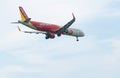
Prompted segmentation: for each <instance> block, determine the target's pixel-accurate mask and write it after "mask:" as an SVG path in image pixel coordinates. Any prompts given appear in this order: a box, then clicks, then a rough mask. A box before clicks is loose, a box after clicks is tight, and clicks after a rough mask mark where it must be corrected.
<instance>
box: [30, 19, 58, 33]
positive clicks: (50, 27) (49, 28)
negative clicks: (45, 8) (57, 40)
mask: <svg viewBox="0 0 120 78" xmlns="http://www.w3.org/2000/svg"><path fill="white" fill-rule="evenodd" d="M30 23H32V25H33V26H35V27H36V28H37V30H39V31H46V32H55V31H56V30H58V29H60V26H59V25H55V24H49V23H43V22H36V21H30Z"/></svg>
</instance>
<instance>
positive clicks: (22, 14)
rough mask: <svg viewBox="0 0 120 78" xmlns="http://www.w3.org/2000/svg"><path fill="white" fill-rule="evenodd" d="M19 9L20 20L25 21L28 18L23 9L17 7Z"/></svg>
mask: <svg viewBox="0 0 120 78" xmlns="http://www.w3.org/2000/svg"><path fill="white" fill-rule="evenodd" d="M19 10H20V15H21V20H22V21H25V20H26V19H28V16H27V14H26V13H25V11H24V9H23V8H22V7H19Z"/></svg>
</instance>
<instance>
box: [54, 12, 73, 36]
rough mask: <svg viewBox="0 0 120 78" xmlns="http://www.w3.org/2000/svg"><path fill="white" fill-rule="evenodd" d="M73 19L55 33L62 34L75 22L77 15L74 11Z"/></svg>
mask: <svg viewBox="0 0 120 78" xmlns="http://www.w3.org/2000/svg"><path fill="white" fill-rule="evenodd" d="M72 16H73V19H72V20H71V21H69V22H68V23H67V24H65V25H64V26H63V27H61V28H60V29H59V30H57V31H55V33H57V34H60V33H62V32H65V31H66V30H67V29H68V28H69V27H70V26H71V25H72V24H73V23H74V22H75V16H74V14H73V13H72Z"/></svg>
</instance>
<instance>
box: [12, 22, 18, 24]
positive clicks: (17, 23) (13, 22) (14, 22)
mask: <svg viewBox="0 0 120 78" xmlns="http://www.w3.org/2000/svg"><path fill="white" fill-rule="evenodd" d="M11 23H12V24H19V22H11Z"/></svg>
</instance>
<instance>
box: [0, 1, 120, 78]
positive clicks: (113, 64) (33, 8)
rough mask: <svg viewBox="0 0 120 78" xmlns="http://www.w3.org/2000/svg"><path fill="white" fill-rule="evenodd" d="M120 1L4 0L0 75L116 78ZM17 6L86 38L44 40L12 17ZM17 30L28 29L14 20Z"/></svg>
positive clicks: (119, 69) (119, 53) (118, 77)
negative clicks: (79, 31) (69, 24)
mask: <svg viewBox="0 0 120 78" xmlns="http://www.w3.org/2000/svg"><path fill="white" fill-rule="evenodd" d="M119 4H120V0H30V1H28V0H22V1H21V0H3V1H1V3H0V9H1V12H0V13H1V14H0V17H1V19H0V20H1V25H0V26H1V27H0V36H1V37H0V78H120V35H119V33H120V22H119V20H120V5H119ZM19 6H22V7H23V8H24V9H25V11H26V13H27V14H28V16H29V17H31V18H32V20H36V21H42V22H48V23H54V24H58V25H60V26H63V25H65V24H66V23H67V22H68V21H69V20H71V19H72V15H71V14H72V12H73V13H74V15H75V17H76V22H75V23H74V24H73V25H72V26H71V27H72V28H78V29H80V30H82V31H83V32H84V33H85V37H81V38H79V42H76V38H74V37H70V36H64V35H63V36H61V37H56V38H55V39H49V40H46V39H45V35H40V34H39V35H36V34H25V33H22V32H19V31H18V29H17V26H18V25H13V24H11V22H13V21H17V20H19V19H20V14H19V10H18V7H19ZM19 26H20V27H21V29H22V30H31V29H29V28H27V27H25V26H23V25H19Z"/></svg>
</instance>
